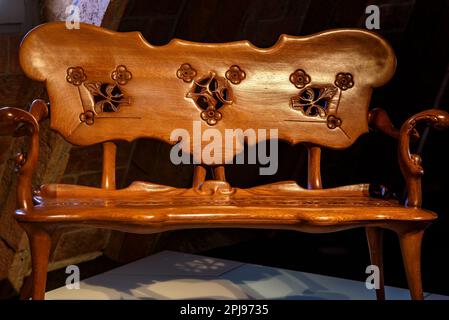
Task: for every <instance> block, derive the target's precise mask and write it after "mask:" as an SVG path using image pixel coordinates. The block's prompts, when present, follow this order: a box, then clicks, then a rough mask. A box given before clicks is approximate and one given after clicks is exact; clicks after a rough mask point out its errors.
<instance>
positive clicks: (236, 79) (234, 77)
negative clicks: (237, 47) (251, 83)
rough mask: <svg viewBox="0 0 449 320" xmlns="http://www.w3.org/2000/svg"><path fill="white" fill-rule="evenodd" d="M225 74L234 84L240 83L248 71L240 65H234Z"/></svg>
mask: <svg viewBox="0 0 449 320" xmlns="http://www.w3.org/2000/svg"><path fill="white" fill-rule="evenodd" d="M225 76H226V79H228V80H229V81H231V83H232V84H239V83H240V82H242V81H243V80H244V79H245V78H246V73H245V71H243V70H242V69H240V67H239V66H237V65H233V66H231V67H230V68H229V69H228V71H226V74H225Z"/></svg>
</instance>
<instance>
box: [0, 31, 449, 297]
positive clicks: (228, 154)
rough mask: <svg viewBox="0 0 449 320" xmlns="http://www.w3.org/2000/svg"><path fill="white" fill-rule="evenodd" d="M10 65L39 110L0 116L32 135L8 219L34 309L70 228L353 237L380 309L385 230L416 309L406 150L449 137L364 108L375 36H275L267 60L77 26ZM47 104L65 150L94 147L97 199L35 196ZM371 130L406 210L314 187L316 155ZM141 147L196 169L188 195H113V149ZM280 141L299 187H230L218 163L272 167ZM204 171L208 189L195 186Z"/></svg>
mask: <svg viewBox="0 0 449 320" xmlns="http://www.w3.org/2000/svg"><path fill="white" fill-rule="evenodd" d="M20 63H21V66H22V69H23V70H24V72H25V74H26V75H27V76H28V77H30V78H31V79H34V80H37V81H42V82H45V85H46V89H47V92H48V96H49V100H50V102H49V103H47V102H45V101H43V100H35V101H34V102H33V103H32V104H31V107H30V110H29V112H28V111H25V110H22V109H18V108H8V107H6V108H1V109H0V124H1V126H0V134H1V135H13V136H28V137H29V139H28V151H27V153H21V154H19V155H17V157H16V170H17V172H18V185H17V210H16V213H15V215H16V218H17V220H18V221H19V222H20V224H21V226H22V227H23V228H24V229H25V231H26V232H27V234H28V237H29V240H30V248H31V253H32V279H33V286H32V287H33V288H32V298H33V299H43V298H44V297H45V285H46V274H47V266H48V258H49V254H50V251H51V248H52V243H51V234H52V233H53V232H56V231H58V230H61V229H63V228H66V227H71V226H93V227H99V228H108V229H115V230H122V231H127V232H135V233H155V232H163V231H166V230H173V229H186V228H202V227H207V228H214V227H239V228H272V229H291V230H297V231H304V232H315V233H324V232H334V231H340V230H345V229H349V228H356V227H364V228H366V234H367V239H368V245H369V250H370V256H371V263H372V264H374V265H377V266H378V267H379V270H380V279H379V283H380V287H379V288H377V289H376V294H377V297H378V299H383V298H384V297H385V294H384V285H383V270H382V232H383V230H384V229H390V230H392V231H394V232H396V233H397V235H398V236H399V241H400V244H401V249H402V255H403V260H404V267H405V271H406V275H407V280H408V284H409V288H410V292H411V296H412V298H413V299H423V291H422V285H421V271H420V270H421V269H420V267H421V266H420V254H421V240H422V237H423V234H424V230H425V228H426V227H427V226H428V225H429V224H430V223H431V222H432V221H434V220H435V219H436V214H435V213H433V212H430V211H428V210H425V209H421V208H420V207H421V202H422V199H421V176H422V175H423V168H422V167H421V158H420V157H419V155H416V154H413V153H412V152H411V151H410V146H409V144H410V141H413V140H416V137H418V136H419V135H418V133H417V131H416V129H415V127H416V126H417V125H418V124H420V123H423V122H424V123H427V124H429V125H432V126H433V127H435V128H437V129H443V128H447V127H449V114H447V113H446V112H444V111H441V110H436V109H429V110H425V111H422V112H420V113H418V114H416V115H413V116H411V117H410V118H409V119H408V120H407V121H405V123H404V124H403V125H402V126H401V128H400V130H397V129H395V128H394V127H393V125H392V124H391V122H390V120H389V118H388V116H387V114H386V113H385V111H383V110H382V109H372V110H369V103H370V98H371V93H372V91H373V90H374V89H375V88H377V87H379V86H382V85H384V84H385V83H387V82H388V80H389V79H390V78H391V77H392V76H393V74H394V71H395V66H396V58H395V56H394V52H393V50H392V49H391V47H390V46H389V44H388V43H387V42H386V41H385V40H384V39H382V38H381V37H379V36H378V35H376V34H375V33H372V32H368V31H366V30H358V29H340V30H329V31H325V32H321V33H318V34H315V35H311V36H307V37H293V36H287V35H283V36H281V37H280V39H279V41H278V42H277V43H276V44H275V45H274V46H273V47H271V48H266V49H261V48H257V47H255V46H254V45H252V44H251V43H250V42H248V41H239V42H233V43H222V44H204V43H193V42H188V41H183V40H172V41H171V42H170V43H169V44H167V45H165V46H152V45H151V44H149V43H148V42H147V41H146V40H145V39H143V37H142V35H141V34H140V33H138V32H131V33H117V32H111V31H108V30H105V29H102V28H98V27H94V26H90V25H86V24H81V25H80V29H73V30H68V29H66V27H65V23H49V24H44V25H41V26H39V27H37V28H35V29H34V30H32V31H31V32H30V33H29V34H28V35H27V36H26V37H25V38H24V40H23V41H22V44H21V48H20ZM48 106H50V108H51V116H50V126H51V128H52V129H54V130H56V131H57V132H59V133H60V134H61V135H62V136H63V137H64V138H65V139H66V140H67V141H69V142H71V143H73V144H76V145H80V146H87V145H92V144H97V143H101V144H102V145H103V176H102V181H101V185H102V187H101V188H91V187H83V186H76V185H64V184H50V185H44V186H42V187H41V188H40V189H39V191H37V192H36V193H34V194H33V192H32V177H33V172H34V171H35V169H36V167H37V162H38V154H39V129H40V126H39V122H40V121H41V120H43V119H45V118H47V116H48V115H49V110H48ZM369 128H371V129H373V130H379V131H382V132H384V133H386V134H388V135H390V136H391V137H393V138H395V139H398V143H399V145H398V161H399V165H400V168H401V171H402V173H403V176H404V180H405V183H406V188H407V201H406V203H405V205H404V204H400V203H399V202H398V201H397V200H394V199H386V198H379V197H374V196H373V195H371V194H370V192H369V185H368V184H359V185H352V186H342V187H338V188H332V189H329V188H328V189H326V188H325V187H323V185H322V182H321V170H320V161H321V148H326V147H327V148H333V149H343V148H346V147H349V146H350V145H352V144H353V143H354V141H356V140H357V138H358V137H359V136H360V135H362V134H364V133H366V132H368V129H369ZM229 132H230V133H231V135H230V140H229V141H228V140H226V141H225V142H224V143H220V144H216V145H214V146H213V147H211V145H210V143H211V140H213V141H215V140H216V139H217V140H219V139H218V138H220V137H228V134H229ZM268 132H269V134H268ZM217 137H218V138H217ZM138 138H153V139H159V140H162V141H164V142H167V143H170V144H172V145H173V149H172V151H173V154H174V155H175V156H176V155H179V153H181V154H183V155H184V154H186V155H187V157H184V156H183V157H182V158H177V160H173V159H172V161H173V162H174V163H175V162H176V161H178V160H179V161H181V160H182V161H190V160H192V161H194V164H195V169H194V170H195V171H194V177H193V181H192V187H191V188H188V189H182V188H174V187H170V186H163V185H157V184H152V183H149V182H134V183H132V184H131V185H130V186H129V187H127V188H124V189H116V182H115V158H116V145H115V141H117V140H125V141H132V140H135V139H138ZM278 139H280V140H284V141H287V142H289V143H291V144H296V143H303V144H305V145H306V147H307V150H308V185H307V189H304V188H301V187H300V186H298V185H297V184H296V183H295V182H290V181H286V182H279V183H274V184H270V185H265V186H257V187H254V188H248V189H239V188H235V187H234V186H232V181H227V179H226V174H225V169H226V165H227V164H228V163H230V162H232V161H234V160H235V158H238V157H239V155H241V154H242V152H243V151H244V149H245V148H244V146H245V145H247V146H249V147H252V146H255V145H256V144H257V143H260V142H265V141H266V140H270V142H271V143H270V151H271V153H270V155H271V154H273V155H276V151H277V149H276V148H275V147H276V146H277V144H276V141H277V140H278ZM228 142H231V143H228ZM272 147H273V149H272ZM205 150H206V151H207V152H206V151H205ZM379 152H382V150H379ZM151 156H155V155H151ZM258 156H260V154H259V153H258ZM177 163H179V162H177ZM263 164H265V163H263ZM208 169H211V170H212V171H213V176H214V180H206V172H207V170H208ZM275 169H276V167H275V166H274V170H275ZM261 172H262V171H261ZM270 172H271V171H270ZM270 172H268V173H267V171H264V174H272V173H273V172H271V173H270ZM25 296H26V295H25Z"/></svg>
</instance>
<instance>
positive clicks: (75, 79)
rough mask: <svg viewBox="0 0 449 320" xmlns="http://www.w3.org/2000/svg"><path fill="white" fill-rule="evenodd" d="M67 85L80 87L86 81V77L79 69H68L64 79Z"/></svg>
mask: <svg viewBox="0 0 449 320" xmlns="http://www.w3.org/2000/svg"><path fill="white" fill-rule="evenodd" d="M65 79H66V80H67V82H68V83H71V84H73V85H74V86H80V85H81V84H82V83H83V82H84V81H86V79H87V76H86V74H85V73H84V70H83V68H81V67H70V68H68V69H67V76H66V78H65Z"/></svg>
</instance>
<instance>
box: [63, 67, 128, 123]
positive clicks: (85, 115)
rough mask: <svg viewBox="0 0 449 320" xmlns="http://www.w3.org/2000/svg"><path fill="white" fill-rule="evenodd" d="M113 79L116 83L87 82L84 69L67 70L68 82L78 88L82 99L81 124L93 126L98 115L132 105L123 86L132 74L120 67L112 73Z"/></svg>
mask: <svg viewBox="0 0 449 320" xmlns="http://www.w3.org/2000/svg"><path fill="white" fill-rule="evenodd" d="M111 79H112V80H113V81H114V83H109V82H100V81H86V80H87V75H86V73H85V72H84V70H83V68H82V67H70V68H68V69H67V76H66V80H67V82H69V83H71V84H73V85H75V86H77V87H78V91H79V94H80V97H81V101H82V106H83V112H82V113H81V114H80V115H79V119H80V121H81V122H83V123H85V124H87V125H93V124H94V122H95V117H97V116H98V115H100V114H102V113H108V112H117V111H119V110H120V107H121V106H124V105H129V104H130V98H129V97H127V96H125V94H124V93H123V90H122V88H121V85H125V84H127V83H128V82H129V81H130V80H131V79H132V74H131V72H130V71H129V70H128V69H127V68H126V66H124V65H118V66H117V67H116V68H115V70H114V71H112V72H111ZM81 84H82V86H81ZM86 96H87V97H86Z"/></svg>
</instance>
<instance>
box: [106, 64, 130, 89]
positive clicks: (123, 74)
mask: <svg viewBox="0 0 449 320" xmlns="http://www.w3.org/2000/svg"><path fill="white" fill-rule="evenodd" d="M111 78H112V80H114V81H115V82H117V83H118V84H120V85H125V84H127V83H128V81H129V80H131V78H132V74H131V72H129V71H128V69H126V67H125V66H124V65H119V66H117V68H115V70H114V71H112V74H111Z"/></svg>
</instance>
